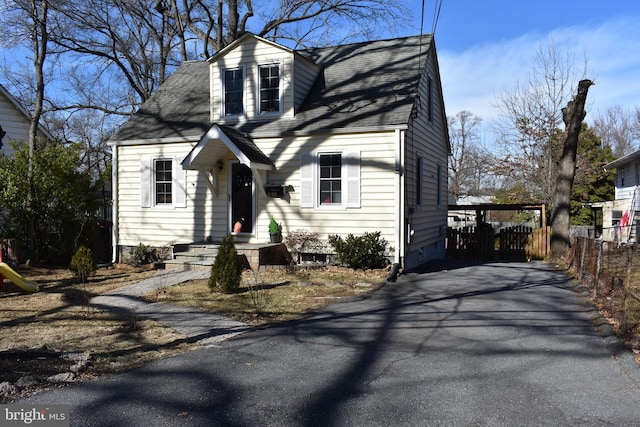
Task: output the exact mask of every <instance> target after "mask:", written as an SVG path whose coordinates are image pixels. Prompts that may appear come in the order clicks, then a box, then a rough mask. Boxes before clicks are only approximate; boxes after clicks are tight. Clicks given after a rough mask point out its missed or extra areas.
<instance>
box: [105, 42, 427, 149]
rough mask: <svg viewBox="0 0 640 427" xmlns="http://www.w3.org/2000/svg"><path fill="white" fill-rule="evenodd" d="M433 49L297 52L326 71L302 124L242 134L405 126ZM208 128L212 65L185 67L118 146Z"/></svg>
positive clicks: (393, 45) (378, 45) (263, 124)
mask: <svg viewBox="0 0 640 427" xmlns="http://www.w3.org/2000/svg"><path fill="white" fill-rule="evenodd" d="M421 42H422V44H423V45H422V48H421V47H420V43H421ZM431 42H432V37H431V36H424V37H422V38H421V37H419V36H415V37H406V38H398V39H391V40H381V41H373V42H362V43H355V44H348V45H341V46H334V47H326V48H316V49H305V50H298V51H296V53H298V54H300V55H302V56H304V57H307V58H308V59H310V60H311V61H313V62H315V63H316V64H318V65H320V66H321V67H322V71H321V73H320V76H319V77H318V79H317V80H316V82H315V84H314V86H313V87H312V89H311V91H310V92H309V94H308V96H307V99H306V100H305V102H304V103H303V105H302V107H301V108H300V111H299V112H298V113H297V114H296V117H295V118H294V119H290V118H283V119H280V120H275V121H269V122H267V121H262V120H256V121H249V122H246V123H243V124H242V125H239V126H237V127H238V128H239V129H240V130H241V131H242V132H245V133H248V134H250V135H251V136H252V137H256V136H259V135H260V134H263V135H279V134H288V133H292V132H312V131H326V130H330V129H347V128H371V127H378V126H401V125H403V124H406V123H407V122H408V119H409V115H410V113H411V107H412V105H413V101H414V96H415V93H416V88H417V84H418V81H419V78H420V73H421V71H422V70H420V68H419V63H418V59H419V58H418V56H419V53H420V52H422V54H423V55H425V54H426V53H427V52H428V50H429V48H430V44H431ZM226 124H227V125H230V124H231V123H230V122H226ZM210 125H211V123H209V64H208V63H207V62H206V61H202V62H185V63H184V64H182V65H181V66H180V67H179V68H178V70H177V71H176V72H175V73H174V74H173V75H172V76H171V77H170V78H169V79H167V81H166V82H165V83H164V84H163V85H162V86H161V87H160V89H159V90H158V91H157V92H156V93H155V94H154V95H153V96H152V97H151V98H149V100H148V101H147V102H146V103H145V104H144V105H143V106H142V107H141V108H140V110H139V111H138V112H137V113H136V114H135V115H134V116H133V117H132V118H131V119H130V120H129V121H128V122H127V123H125V124H124V125H123V126H122V127H121V128H120V130H119V131H118V132H117V134H116V135H114V137H113V138H112V140H114V141H125V140H138V139H153V138H167V137H194V136H201V135H203V134H204V133H205V132H206V131H207V129H208V128H209V127H210Z"/></svg>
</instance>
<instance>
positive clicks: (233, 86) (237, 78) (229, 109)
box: [224, 68, 244, 116]
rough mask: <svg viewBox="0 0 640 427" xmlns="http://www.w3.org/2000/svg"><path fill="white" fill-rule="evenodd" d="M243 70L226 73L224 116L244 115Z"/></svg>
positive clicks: (227, 71) (238, 69)
mask: <svg viewBox="0 0 640 427" xmlns="http://www.w3.org/2000/svg"><path fill="white" fill-rule="evenodd" d="M243 74H244V73H243V69H242V68H235V69H232V70H225V71H224V115H225V116H237V115H240V114H242V113H244V75H243Z"/></svg>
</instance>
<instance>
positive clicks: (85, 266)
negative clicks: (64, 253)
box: [69, 246, 96, 283]
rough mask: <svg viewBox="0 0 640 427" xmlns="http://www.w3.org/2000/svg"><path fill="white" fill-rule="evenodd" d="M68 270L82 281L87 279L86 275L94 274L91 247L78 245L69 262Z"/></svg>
mask: <svg viewBox="0 0 640 427" xmlns="http://www.w3.org/2000/svg"><path fill="white" fill-rule="evenodd" d="M69 270H71V271H72V272H73V274H75V275H76V277H78V278H80V280H81V281H82V283H84V282H85V281H86V280H87V277H89V276H93V275H94V274H96V263H95V261H94V260H93V253H92V252H91V249H89V248H86V247H84V246H80V247H79V248H78V250H77V251H76V253H75V254H73V258H71V263H70V264H69Z"/></svg>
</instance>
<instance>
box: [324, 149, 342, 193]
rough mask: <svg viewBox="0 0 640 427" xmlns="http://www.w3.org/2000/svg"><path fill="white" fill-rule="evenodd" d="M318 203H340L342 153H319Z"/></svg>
mask: <svg viewBox="0 0 640 427" xmlns="http://www.w3.org/2000/svg"><path fill="white" fill-rule="evenodd" d="M318 157H319V164H320V165H319V167H320V171H319V172H320V173H319V176H320V186H319V187H320V199H319V200H320V204H321V205H339V204H342V154H339V153H335V154H320V155H319V156H318Z"/></svg>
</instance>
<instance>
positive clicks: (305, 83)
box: [293, 55, 320, 112]
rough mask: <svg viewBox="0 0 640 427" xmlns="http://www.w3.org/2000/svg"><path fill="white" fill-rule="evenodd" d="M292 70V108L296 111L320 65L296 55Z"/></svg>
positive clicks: (311, 84) (313, 80) (316, 75)
mask: <svg viewBox="0 0 640 427" xmlns="http://www.w3.org/2000/svg"><path fill="white" fill-rule="evenodd" d="M293 70H294V73H295V82H294V83H295V87H294V91H295V93H294V103H295V104H294V108H295V111H296V112H297V111H298V110H299V109H300V106H301V105H302V102H303V101H304V100H305V98H306V97H307V95H308V94H309V90H311V87H312V86H313V83H314V82H315V81H316V78H317V77H318V74H319V70H320V67H318V66H317V65H315V64H311V63H309V61H307V60H306V59H303V58H302V57H300V56H299V55H296V56H295V64H294V69H293Z"/></svg>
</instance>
